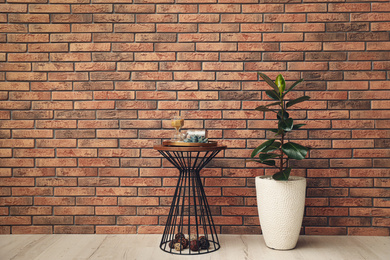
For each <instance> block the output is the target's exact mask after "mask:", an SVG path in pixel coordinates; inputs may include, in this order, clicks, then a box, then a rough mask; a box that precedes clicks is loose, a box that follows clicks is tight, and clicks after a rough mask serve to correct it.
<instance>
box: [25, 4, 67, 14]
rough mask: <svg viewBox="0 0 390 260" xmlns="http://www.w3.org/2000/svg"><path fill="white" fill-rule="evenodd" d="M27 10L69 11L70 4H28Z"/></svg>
mask: <svg viewBox="0 0 390 260" xmlns="http://www.w3.org/2000/svg"><path fill="white" fill-rule="evenodd" d="M28 10H29V12H30V13H69V12H70V5H66V4H56V5H47V4H30V5H29V8H28Z"/></svg>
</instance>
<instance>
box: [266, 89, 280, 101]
mask: <svg viewBox="0 0 390 260" xmlns="http://www.w3.org/2000/svg"><path fill="white" fill-rule="evenodd" d="M265 94H267V96H269V97H270V98H272V99H273V100H280V97H279V95H278V93H277V92H276V91H274V90H266V91H265Z"/></svg>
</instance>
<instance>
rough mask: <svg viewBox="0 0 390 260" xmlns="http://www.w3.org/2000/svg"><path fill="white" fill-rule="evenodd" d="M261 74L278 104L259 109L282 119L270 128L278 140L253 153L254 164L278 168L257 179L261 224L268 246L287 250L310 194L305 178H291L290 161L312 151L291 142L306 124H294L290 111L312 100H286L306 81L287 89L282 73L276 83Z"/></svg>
mask: <svg viewBox="0 0 390 260" xmlns="http://www.w3.org/2000/svg"><path fill="white" fill-rule="evenodd" d="M258 74H259V75H260V76H261V77H262V78H263V79H264V80H265V81H266V82H267V83H268V85H269V86H270V87H271V88H272V90H267V91H266V92H265V93H266V94H267V96H269V97H270V98H271V99H273V100H274V101H275V102H272V103H270V104H267V105H265V106H259V107H257V108H256V110H258V111H264V112H272V113H275V114H276V118H277V120H278V127H277V128H276V129H270V131H272V132H274V133H275V136H276V137H275V138H272V139H269V140H267V141H265V142H264V143H262V144H261V145H259V146H258V147H256V148H255V149H254V150H253V152H252V154H251V157H252V158H254V160H253V161H255V162H258V163H261V164H265V165H268V166H272V167H275V168H276V169H277V170H276V173H275V174H274V175H272V176H258V177H256V195H257V206H258V212H259V218H260V225H261V229H262V232H263V236H264V240H265V243H266V245H267V246H268V247H270V248H273V249H279V250H287V249H292V248H294V247H295V246H296V243H297V241H298V237H299V232H300V229H301V226H302V220H303V213H304V208H305V192H306V179H305V178H303V177H290V172H291V167H289V160H290V159H295V160H302V159H304V158H305V157H306V155H307V151H308V148H307V147H305V146H302V145H300V144H297V143H294V142H290V141H288V140H287V135H288V133H289V132H291V131H293V130H296V129H299V128H301V127H302V126H304V124H294V120H293V119H292V118H291V117H290V115H289V113H288V112H287V110H288V109H289V108H290V107H291V106H293V105H295V104H298V103H300V102H303V101H305V100H308V99H310V97H308V96H302V97H299V98H297V99H294V100H289V101H286V95H287V94H288V93H289V92H290V91H291V90H293V89H294V88H295V87H296V86H297V85H298V84H299V83H301V82H302V81H303V79H300V80H298V81H296V82H295V83H293V84H292V85H291V86H290V87H289V88H287V89H286V82H285V80H284V78H283V76H282V75H280V74H279V75H278V76H277V78H276V80H275V82H274V81H272V80H271V79H270V78H269V77H268V76H266V75H265V74H263V73H258Z"/></svg>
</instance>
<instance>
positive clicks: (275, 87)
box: [257, 72, 279, 93]
mask: <svg viewBox="0 0 390 260" xmlns="http://www.w3.org/2000/svg"><path fill="white" fill-rule="evenodd" d="M257 74H259V75H260V77H262V78H263V79H264V80H265V82H267V83H268V85H270V86H271V87H272V88H273V89H274V90H275V91H276V93H278V92H279V88H278V86H276V84H275V82H273V81H272V80H271V79H270V78H269V77H268V76H267V75H265V74H264V73H260V72H257Z"/></svg>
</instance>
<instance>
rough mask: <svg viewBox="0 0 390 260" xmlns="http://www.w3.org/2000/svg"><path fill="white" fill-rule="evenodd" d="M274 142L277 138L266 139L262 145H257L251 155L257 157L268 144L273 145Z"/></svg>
mask: <svg viewBox="0 0 390 260" xmlns="http://www.w3.org/2000/svg"><path fill="white" fill-rule="evenodd" d="M273 142H275V139H270V140H268V141H265V142H264V143H262V144H261V145H259V146H258V147H256V148H255V149H254V150H253V152H252V154H251V157H252V158H253V157H255V156H256V155H258V154H259V153H260V152H262V151H263V150H264V149H265V148H267V147H268V146H270V145H272V144H273Z"/></svg>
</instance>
